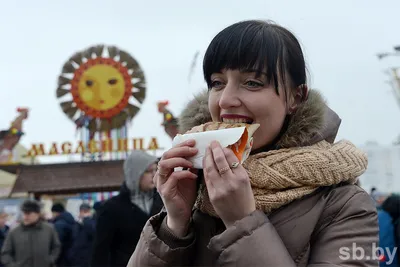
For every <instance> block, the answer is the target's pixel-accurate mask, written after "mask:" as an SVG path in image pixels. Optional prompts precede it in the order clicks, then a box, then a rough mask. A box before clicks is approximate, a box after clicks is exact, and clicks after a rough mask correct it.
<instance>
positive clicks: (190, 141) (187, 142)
mask: <svg viewBox="0 0 400 267" xmlns="http://www.w3.org/2000/svg"><path fill="white" fill-rule="evenodd" d="M194 142H195V141H194V140H193V139H190V140H187V141H186V144H188V145H193V144H194Z"/></svg>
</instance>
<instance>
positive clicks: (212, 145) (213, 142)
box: [210, 141, 218, 148]
mask: <svg viewBox="0 0 400 267" xmlns="http://www.w3.org/2000/svg"><path fill="white" fill-rule="evenodd" d="M217 146H218V142H217V141H212V142H211V145H210V147H211V148H213V147H217Z"/></svg>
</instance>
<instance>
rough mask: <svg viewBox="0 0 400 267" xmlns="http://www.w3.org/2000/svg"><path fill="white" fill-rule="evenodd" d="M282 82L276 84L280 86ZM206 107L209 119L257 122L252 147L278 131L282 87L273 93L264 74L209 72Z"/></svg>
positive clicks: (282, 110) (281, 116) (281, 120)
mask: <svg viewBox="0 0 400 267" xmlns="http://www.w3.org/2000/svg"><path fill="white" fill-rule="evenodd" d="M281 87H282V86H280V88H281ZM208 107H209V109H210V113H211V117H212V119H213V121H223V122H252V123H259V124H260V128H258V130H257V131H256V132H255V133H254V135H253V137H254V140H253V142H254V143H253V149H257V148H260V147H262V146H264V145H267V144H270V143H271V142H272V141H273V140H274V139H275V137H276V136H277V135H278V134H279V132H280V130H281V128H282V126H283V123H284V120H285V117H286V113H287V108H286V98H285V93H284V92H283V90H280V91H279V95H278V94H277V93H276V91H275V88H274V87H273V86H272V85H269V84H266V79H265V76H263V75H262V76H260V77H257V78H256V74H255V73H249V72H240V71H239V70H224V71H222V73H214V74H213V75H212V76H211V90H210V95H209V103H208Z"/></svg>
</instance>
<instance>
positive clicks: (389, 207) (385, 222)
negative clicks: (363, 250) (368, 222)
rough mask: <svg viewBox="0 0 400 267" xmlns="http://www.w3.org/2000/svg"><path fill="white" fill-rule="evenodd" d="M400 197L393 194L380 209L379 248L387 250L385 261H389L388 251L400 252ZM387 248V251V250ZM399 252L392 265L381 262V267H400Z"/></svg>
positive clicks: (384, 254)
mask: <svg viewBox="0 0 400 267" xmlns="http://www.w3.org/2000/svg"><path fill="white" fill-rule="evenodd" d="M399 220H400V196H399V195H397V194H392V195H390V196H388V197H387V198H386V200H385V201H384V202H383V203H382V205H381V206H380V208H379V209H378V222H379V246H380V247H382V248H385V250H384V251H383V252H384V253H383V255H381V257H384V258H385V259H389V258H390V257H392V255H389V253H388V251H389V252H390V253H392V252H393V251H395V248H396V249H397V250H398V248H399V244H400V243H399V242H400V223H399ZM386 248H387V249H386ZM398 253H399V251H397V252H396V253H394V255H393V257H394V258H392V259H391V260H392V262H391V263H388V261H381V262H380V266H381V267H383V266H390V267H397V266H400V259H399V257H398Z"/></svg>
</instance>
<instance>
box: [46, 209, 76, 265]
mask: <svg viewBox="0 0 400 267" xmlns="http://www.w3.org/2000/svg"><path fill="white" fill-rule="evenodd" d="M51 212H52V215H53V219H52V223H53V224H54V227H55V229H56V231H57V234H58V238H59V239H60V242H61V245H62V246H61V253H60V257H59V258H58V259H57V266H59V267H62V266H71V264H70V262H69V260H68V253H69V250H70V249H71V247H72V243H73V228H74V225H75V219H74V216H72V214H71V213H69V212H68V211H66V210H65V207H64V205H63V204H61V203H55V204H54V205H53V206H52V207H51Z"/></svg>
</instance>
